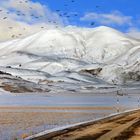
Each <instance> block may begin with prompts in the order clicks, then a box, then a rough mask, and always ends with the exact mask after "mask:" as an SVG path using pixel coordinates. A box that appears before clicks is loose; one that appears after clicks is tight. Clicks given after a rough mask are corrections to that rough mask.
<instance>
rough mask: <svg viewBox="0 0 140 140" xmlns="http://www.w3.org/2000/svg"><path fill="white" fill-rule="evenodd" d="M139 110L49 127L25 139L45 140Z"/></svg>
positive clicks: (139, 109)
mask: <svg viewBox="0 0 140 140" xmlns="http://www.w3.org/2000/svg"><path fill="white" fill-rule="evenodd" d="M138 111H140V108H138V109H132V110H127V111H124V112H121V113H114V114H111V115H108V116H106V117H102V118H99V119H95V120H91V121H86V122H82V123H77V124H74V125H68V126H65V127H60V128H55V129H51V130H49V131H43V132H41V133H38V134H35V135H32V136H30V137H27V138H25V140H46V139H53V138H55V137H57V136H61V135H63V134H67V133H69V132H72V131H76V130H77V129H81V128H83V127H88V126H91V125H95V124H97V123H105V122H106V121H109V120H110V119H114V118H115V117H124V116H126V115H130V114H133V113H136V112H138Z"/></svg>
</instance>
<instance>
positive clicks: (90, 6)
mask: <svg viewBox="0 0 140 140" xmlns="http://www.w3.org/2000/svg"><path fill="white" fill-rule="evenodd" d="M33 1H34V2H40V3H41V4H44V5H47V6H48V7H49V8H50V9H51V10H52V11H55V10H57V9H60V10H61V12H70V13H78V16H77V17H74V16H71V17H70V18H69V19H68V20H69V24H71V25H76V26H86V27H93V26H90V23H91V22H95V25H94V27H95V26H100V25H106V26H110V27H114V28H116V29H119V30H121V31H127V30H129V29H130V28H137V29H139V27H140V26H139V23H140V0H74V1H75V2H74V3H72V2H71V1H72V0H33ZM65 4H67V5H68V6H64V5H65ZM96 6H99V7H98V8H97V7H96ZM88 13H90V14H91V13H94V15H93V18H91V19H86V20H81V17H83V16H84V15H85V14H88ZM95 13H96V15H95ZM114 13H115V14H114ZM104 14H106V15H108V16H109V15H111V14H113V15H114V16H115V15H117V16H118V15H119V16H121V17H122V19H125V18H126V17H127V18H128V19H127V18H126V21H124V22H122V23H117V22H109V23H106V22H105V21H104V22H100V20H101V19H102V18H104V16H105V15H104ZM91 16H92V14H91ZM95 16H98V17H96V18H95ZM98 18H99V19H98ZM105 20H108V18H106V19H105ZM120 20H121V19H120Z"/></svg>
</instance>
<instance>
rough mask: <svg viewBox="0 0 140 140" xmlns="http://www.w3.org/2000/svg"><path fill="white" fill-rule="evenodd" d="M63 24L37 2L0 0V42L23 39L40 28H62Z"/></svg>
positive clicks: (56, 16) (55, 14)
mask: <svg viewBox="0 0 140 140" xmlns="http://www.w3.org/2000/svg"><path fill="white" fill-rule="evenodd" d="M4 18H6V19H4ZM64 22H67V20H66V19H62V17H61V18H60V17H59V15H58V14H57V13H55V12H52V11H51V10H50V9H49V8H48V7H47V6H46V5H42V4H40V3H39V2H33V1H31V0H0V41H3V40H7V39H13V38H18V37H24V36H26V35H29V34H32V33H35V32H38V31H40V30H42V27H45V28H52V27H55V26H63V24H64ZM43 29H44V28H43ZM13 36H14V37H13Z"/></svg>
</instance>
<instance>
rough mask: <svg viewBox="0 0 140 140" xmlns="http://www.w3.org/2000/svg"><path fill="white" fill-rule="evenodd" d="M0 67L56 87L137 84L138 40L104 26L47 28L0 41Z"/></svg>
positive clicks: (139, 75)
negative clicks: (29, 34) (24, 35)
mask: <svg viewBox="0 0 140 140" xmlns="http://www.w3.org/2000/svg"><path fill="white" fill-rule="evenodd" d="M0 70H1V71H3V72H6V73H9V74H11V75H12V76H18V77H20V78H22V79H23V80H27V81H30V82H34V83H38V84H41V85H42V84H46V83H47V84H48V83H49V84H50V83H51V86H53V87H54V89H55V88H56V89H60V90H62V89H63V90H70V91H76V90H78V91H81V90H89V89H100V88H101V89H103V88H108V89H109V88H111V89H112V88H116V87H117V88H118V87H119V86H122V87H125V88H126V87H130V85H131V87H133V88H138V87H139V80H140V41H139V40H136V39H133V38H131V37H129V36H127V35H125V34H123V33H121V32H118V31H116V30H114V29H112V28H109V27H104V26H102V27H97V28H93V29H89V28H78V27H65V28H58V29H47V30H43V31H40V32H38V33H36V34H34V35H31V36H28V37H25V38H23V39H16V40H12V41H6V42H1V43H0ZM75 83H76V85H75ZM118 85H119V86H118Z"/></svg>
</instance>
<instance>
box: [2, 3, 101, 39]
mask: <svg viewBox="0 0 140 140" xmlns="http://www.w3.org/2000/svg"><path fill="white" fill-rule="evenodd" d="M28 2H29V0H19V4H21V7H22V4H23V3H28ZM68 2H69V3H65V4H64V7H66V8H67V7H68V6H69V5H70V4H71V3H75V2H76V0H69V1H68ZM96 8H100V6H99V5H96ZM29 9H31V10H32V9H33V7H29ZM1 12H3V10H1V9H0V13H1ZM15 12H16V15H17V16H20V17H24V16H26V14H24V13H23V12H21V11H20V10H18V11H15ZM55 12H56V13H57V14H58V15H59V16H60V17H63V18H64V17H65V18H68V19H70V18H73V17H78V16H79V15H78V13H71V12H63V11H61V10H60V9H56V10H55ZM6 14H7V15H9V14H10V12H7V13H6ZM30 16H31V17H32V18H33V19H36V20H40V19H41V18H43V16H41V15H40V16H38V15H35V14H31V15H30ZM6 19H8V16H5V17H3V18H2V19H1V20H6ZM47 22H48V23H50V24H53V25H55V27H56V28H58V23H57V21H54V20H51V19H50V20H49V19H48V21H47ZM94 25H95V22H94V21H92V22H91V23H90V26H94ZM40 28H41V29H43V28H45V27H44V26H41V27H40ZM8 29H10V30H12V29H13V27H8ZM23 29H24V30H26V28H23ZM19 36H22V34H18V35H11V38H17V37H19Z"/></svg>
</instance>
